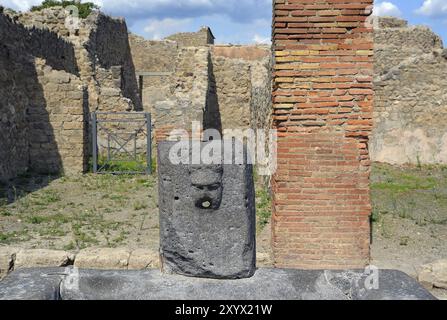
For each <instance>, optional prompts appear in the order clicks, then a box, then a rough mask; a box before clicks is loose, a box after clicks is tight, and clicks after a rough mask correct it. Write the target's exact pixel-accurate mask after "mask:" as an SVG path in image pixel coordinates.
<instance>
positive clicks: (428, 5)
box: [416, 0, 447, 18]
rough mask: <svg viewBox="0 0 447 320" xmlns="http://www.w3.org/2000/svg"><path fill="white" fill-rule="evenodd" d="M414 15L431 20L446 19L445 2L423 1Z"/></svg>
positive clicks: (436, 0) (446, 4) (437, 0)
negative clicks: (430, 18)
mask: <svg viewBox="0 0 447 320" xmlns="http://www.w3.org/2000/svg"><path fill="white" fill-rule="evenodd" d="M416 13H417V14H420V15H424V16H428V17H432V18H447V1H446V0H425V1H424V3H423V4H422V6H421V7H420V8H419V9H417V10H416Z"/></svg>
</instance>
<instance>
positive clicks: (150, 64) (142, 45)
mask: <svg viewBox="0 0 447 320" xmlns="http://www.w3.org/2000/svg"><path fill="white" fill-rule="evenodd" d="M129 43H130V47H131V52H132V60H133V62H134V65H135V69H136V71H137V73H136V75H137V80H138V82H139V86H140V92H141V98H142V102H143V109H144V110H145V111H148V112H153V109H154V107H155V104H156V103H157V102H158V101H164V100H166V99H167V98H168V97H169V96H170V94H171V92H170V84H169V77H170V76H171V74H172V73H173V72H174V71H175V61H176V60H177V57H178V54H179V48H178V44H177V43H176V42H174V41H170V40H163V41H150V40H145V39H144V38H142V37H139V36H137V35H134V34H130V35H129Z"/></svg>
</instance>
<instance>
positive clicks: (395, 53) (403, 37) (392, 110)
mask: <svg viewBox="0 0 447 320" xmlns="http://www.w3.org/2000/svg"><path fill="white" fill-rule="evenodd" d="M378 25H379V28H378V29H377V30H375V34H374V40H375V50H374V53H375V63H374V67H375V78H374V88H375V94H376V99H375V108H374V122H375V126H374V133H373V136H372V140H371V145H370V148H371V156H372V159H373V160H374V161H379V162H387V163H392V164H405V163H412V164H418V163H419V164H433V163H443V164H446V163H447V129H446V128H447V127H446V123H447V89H446V88H447V77H446V74H447V50H446V49H443V45H442V41H441V39H440V37H439V36H437V35H436V34H434V33H433V32H432V31H431V30H430V29H429V28H427V27H422V26H408V24H407V22H406V21H403V20H400V19H396V18H381V19H380V20H379V24H378Z"/></svg>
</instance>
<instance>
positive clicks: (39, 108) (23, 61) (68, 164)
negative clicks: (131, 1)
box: [0, 7, 142, 180]
mask: <svg viewBox="0 0 447 320" xmlns="http://www.w3.org/2000/svg"><path fill="white" fill-rule="evenodd" d="M1 11H2V12H1V13H0V39H1V44H2V45H1V48H0V54H1V55H0V66H1V69H0V84H1V88H0V101H1V105H0V107H1V111H2V113H1V123H2V125H1V127H0V131H1V133H2V136H4V137H7V139H3V141H2V142H0V143H1V144H2V145H1V153H0V180H8V179H10V178H13V177H15V176H16V175H18V174H20V173H22V172H24V171H26V170H33V171H38V172H45V173H59V172H61V171H64V172H65V173H80V172H83V171H85V170H86V169H87V163H88V157H89V154H90V151H89V149H90V141H89V139H90V134H89V112H92V111H98V110H99V111H131V110H141V109H142V106H141V100H140V97H139V89H138V84H137V79H136V77H135V68H134V66H133V62H132V56H131V52H130V46H129V41H128V32H127V27H126V24H125V22H124V21H123V20H121V19H113V18H110V17H108V16H105V15H104V14H102V13H99V12H95V13H93V14H91V15H90V16H89V17H88V18H87V19H83V20H81V21H80V25H79V28H78V29H76V30H74V29H69V28H67V27H66V25H65V19H66V12H65V10H64V9H63V8H61V7H56V8H51V9H45V10H42V11H39V12H25V13H19V14H17V13H13V12H7V14H5V13H3V9H1Z"/></svg>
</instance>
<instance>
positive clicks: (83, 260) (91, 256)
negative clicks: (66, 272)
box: [74, 248, 130, 270]
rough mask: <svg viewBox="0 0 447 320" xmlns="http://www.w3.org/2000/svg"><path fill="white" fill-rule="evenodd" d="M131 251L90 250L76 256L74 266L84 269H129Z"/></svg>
mask: <svg viewBox="0 0 447 320" xmlns="http://www.w3.org/2000/svg"><path fill="white" fill-rule="evenodd" d="M129 257H130V251H129V250H127V249H112V248H89V249H84V250H81V251H80V252H79V253H78V254H77V255H76V260H75V263H74V266H75V267H76V268H83V269H100V270H116V269H127V267H128V265H129Z"/></svg>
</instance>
